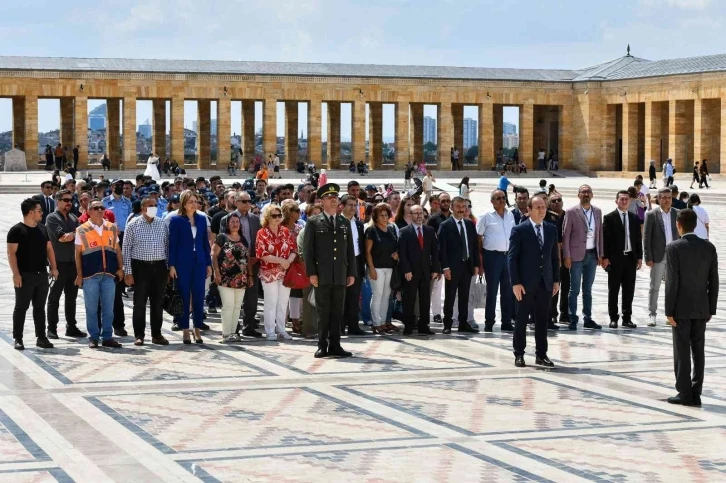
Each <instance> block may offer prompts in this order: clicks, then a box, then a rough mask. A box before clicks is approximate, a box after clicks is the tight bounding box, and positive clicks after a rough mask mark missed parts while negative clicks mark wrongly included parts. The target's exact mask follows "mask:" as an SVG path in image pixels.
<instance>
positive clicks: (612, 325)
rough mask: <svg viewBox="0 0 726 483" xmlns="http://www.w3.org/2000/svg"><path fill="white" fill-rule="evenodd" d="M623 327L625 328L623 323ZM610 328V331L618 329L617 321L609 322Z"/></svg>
mask: <svg viewBox="0 0 726 483" xmlns="http://www.w3.org/2000/svg"><path fill="white" fill-rule="evenodd" d="M623 327H625V322H623ZM610 328H611V329H617V328H618V321H617V320H611V321H610Z"/></svg>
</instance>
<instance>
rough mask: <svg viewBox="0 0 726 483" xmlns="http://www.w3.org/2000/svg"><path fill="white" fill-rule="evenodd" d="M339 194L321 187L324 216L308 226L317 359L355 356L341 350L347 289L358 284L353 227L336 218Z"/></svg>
mask: <svg viewBox="0 0 726 483" xmlns="http://www.w3.org/2000/svg"><path fill="white" fill-rule="evenodd" d="M339 191H340V187H339V186H338V185H337V184H335V183H328V184H325V185H323V186H321V187H320V188H319V189H318V198H319V199H321V200H323V212H322V213H320V214H319V215H315V216H313V217H311V218H310V219H309V220H308V222H307V224H306V225H305V240H304V243H303V245H304V256H303V258H304V260H305V269H306V270H307V273H308V276H309V277H310V284H311V285H312V286H313V287H315V288H314V291H315V306H316V308H317V310H318V330H319V333H320V339H319V340H318V350H317V351H316V352H315V357H316V358H321V357H327V356H337V357H350V356H351V355H352V354H351V353H350V352H348V351H345V350H343V348H342V347H341V346H340V319H342V318H343V309H344V305H345V288H346V287H350V286H351V285H353V284H354V283H355V276H356V266H355V252H354V251H353V237H352V236H351V234H350V223H349V222H348V220H347V219H345V217H343V216H342V215H338V214H337V212H338V192H339Z"/></svg>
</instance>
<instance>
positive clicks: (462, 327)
mask: <svg viewBox="0 0 726 483" xmlns="http://www.w3.org/2000/svg"><path fill="white" fill-rule="evenodd" d="M458 331H459V332H468V333H470V334H478V333H479V329H475V328H474V327H472V326H471V325H469V324H462V323H461V322H459V329H458Z"/></svg>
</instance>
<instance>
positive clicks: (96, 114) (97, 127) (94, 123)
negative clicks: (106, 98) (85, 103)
mask: <svg viewBox="0 0 726 483" xmlns="http://www.w3.org/2000/svg"><path fill="white" fill-rule="evenodd" d="M88 129H90V130H91V131H102V130H103V129H106V104H105V103H104V104H101V105H100V106H98V107H96V108H95V109H93V110H92V111H91V112H89V113H88Z"/></svg>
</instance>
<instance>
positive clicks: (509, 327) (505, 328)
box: [500, 324, 514, 332]
mask: <svg viewBox="0 0 726 483" xmlns="http://www.w3.org/2000/svg"><path fill="white" fill-rule="evenodd" d="M500 329H501V331H502V332H514V326H513V325H512V324H502V327H501V328H500Z"/></svg>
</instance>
